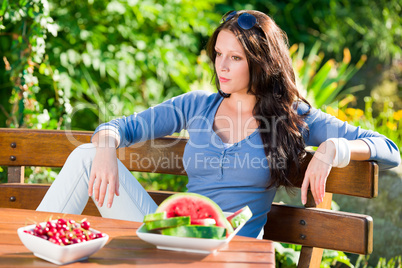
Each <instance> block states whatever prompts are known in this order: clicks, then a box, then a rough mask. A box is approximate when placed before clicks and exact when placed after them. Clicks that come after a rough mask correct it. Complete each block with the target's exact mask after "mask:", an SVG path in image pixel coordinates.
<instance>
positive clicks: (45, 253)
mask: <svg viewBox="0 0 402 268" xmlns="http://www.w3.org/2000/svg"><path fill="white" fill-rule="evenodd" d="M40 224H41V225H42V226H44V225H45V224H46V223H45V222H42V223H40ZM35 226H36V225H35V224H33V225H28V226H25V227H21V228H18V236H19V237H20V239H21V242H22V243H23V244H24V246H25V247H27V248H28V249H29V250H30V251H32V252H33V253H34V255H35V256H37V257H39V258H41V259H44V260H46V261H49V262H52V263H54V264H58V265H64V264H68V263H72V262H76V261H81V260H85V259H87V258H88V257H89V256H90V255H92V254H94V253H95V252H97V251H98V250H99V249H101V248H102V247H103V246H104V245H105V244H106V242H107V241H108V239H109V236H108V235H107V234H105V237H101V238H97V239H93V240H90V241H85V242H82V243H78V244H73V245H67V246H60V245H56V244H54V243H52V242H49V241H47V240H45V239H43V238H40V237H37V236H34V235H32V234H28V233H25V232H24V231H25V230H27V231H33V230H34V228H35ZM90 230H91V231H92V232H94V233H99V231H97V230H94V229H92V228H90Z"/></svg>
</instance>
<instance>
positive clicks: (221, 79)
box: [219, 77, 230, 83]
mask: <svg viewBox="0 0 402 268" xmlns="http://www.w3.org/2000/svg"><path fill="white" fill-rule="evenodd" d="M229 80H230V79H227V78H225V77H219V82H221V83H225V82H228V81H229Z"/></svg>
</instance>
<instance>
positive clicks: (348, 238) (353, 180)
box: [0, 129, 378, 267]
mask: <svg viewBox="0 0 402 268" xmlns="http://www.w3.org/2000/svg"><path fill="white" fill-rule="evenodd" d="M92 134H93V132H86V131H73V132H66V131H51V130H27V129H25V130H24V129H0V145H1V150H0V166H8V167H9V172H8V182H10V183H13V182H14V183H17V184H7V185H0V189H1V190H0V191H1V194H0V206H2V207H17V208H28V209H35V208H36V207H37V205H38V204H39V202H40V200H41V199H42V197H43V195H44V194H45V193H46V191H47V188H48V185H23V187H21V186H22V185H21V183H23V179H22V178H23V176H22V175H21V173H22V172H23V168H22V167H24V166H45V167H62V166H63V164H64V162H65V161H66V159H67V157H68V155H69V154H70V153H71V151H72V150H74V148H76V147H77V146H78V145H80V144H82V143H89V142H90V138H91V136H92ZM186 142H187V139H185V138H177V137H165V138H160V139H156V140H151V141H147V142H144V143H141V144H136V145H135V146H132V147H130V148H122V149H119V150H118V152H117V155H118V157H119V159H120V160H121V161H122V162H123V163H124V164H125V166H126V167H127V168H128V169H129V170H131V171H140V172H156V173H166V174H178V175H185V170H184V168H183V164H182V161H181V158H182V155H183V151H184V147H185V145H186ZM312 154H313V153H312V152H310V153H309V154H308V155H307V157H306V159H305V161H304V162H303V163H302V170H303V172H302V173H301V174H304V171H305V169H306V167H307V164H308V162H309V161H310V159H311V157H312ZM166 161H167V162H168V163H169V165H167V164H166ZM160 163H165V164H163V165H161V164H160ZM302 179H303V175H300V176H299V178H298V181H299V183H298V186H299V187H300V185H301V182H302ZM377 189H378V166H377V164H376V163H375V162H370V161H361V162H358V161H351V163H350V165H349V166H347V167H345V168H343V169H338V168H333V169H332V170H331V173H330V175H329V177H328V180H327V186H326V192H327V193H326V198H325V200H324V202H323V204H321V205H320V206H319V207H318V208H314V206H315V205H314V204H313V202H312V197H311V195H309V200H308V204H307V207H309V208H303V207H291V206H286V205H283V204H273V206H272V209H271V212H270V213H269V214H268V223H267V224H266V226H265V234H264V238H266V239H271V240H275V241H280V242H285V243H293V244H301V245H303V249H302V254H301V257H300V260H299V267H309V266H310V267H314V266H316V267H319V261H320V259H321V254H322V250H320V249H318V248H326V249H334V250H341V251H346V252H352V253H357V254H370V253H371V252H372V250H373V248H372V244H373V243H372V236H373V234H372V232H373V223H372V218H371V217H370V216H367V215H359V214H352V213H346V212H335V211H331V210H328V209H329V208H330V204H331V200H332V193H334V194H343V195H350V196H357V197H364V198H373V197H375V196H377ZM150 194H151V196H152V197H153V198H154V200H155V201H156V202H157V203H158V204H159V203H160V202H161V201H162V200H163V199H164V198H166V197H167V196H169V195H170V194H171V193H166V192H150ZM11 199H13V200H11ZM17 199H18V200H17ZM16 200H17V202H16ZM90 203H91V202H89V203H88V206H87V208H86V210H85V211H84V214H85V213H87V214H90V215H99V214H98V212H97V210H96V207H95V206H94V205H93V204H92V205H91V204H90ZM314 260H315V262H318V264H317V263H316V264H315V265H314V264H312V263H313V262H314ZM317 265H318V266H317Z"/></svg>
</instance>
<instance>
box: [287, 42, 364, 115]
mask: <svg viewBox="0 0 402 268" xmlns="http://www.w3.org/2000/svg"><path fill="white" fill-rule="evenodd" d="M320 47H321V44H320V42H316V43H315V45H314V46H313V48H312V49H311V50H310V52H309V54H308V55H307V56H305V55H304V54H305V47H304V44H299V45H293V46H292V47H291V48H290V55H291V57H292V60H293V65H294V69H295V72H296V73H297V75H298V78H299V86H298V87H299V88H301V89H300V90H301V91H303V90H305V91H307V99H308V100H309V101H311V102H312V105H313V106H316V107H318V108H320V107H322V106H323V105H328V104H330V103H332V102H333V101H334V100H335V99H336V98H340V97H342V96H345V94H347V93H351V92H354V91H356V90H359V89H362V87H359V86H357V87H353V88H346V89H345V88H344V87H345V85H346V83H347V82H348V81H349V80H350V79H351V78H352V77H353V75H355V73H356V72H357V71H358V70H359V69H360V68H361V66H362V65H363V64H364V62H365V61H366V57H365V56H362V58H361V59H360V60H359V62H358V63H356V64H351V62H350V60H351V55H350V51H349V49H346V48H345V49H344V52H343V53H344V57H343V60H342V62H336V61H335V60H334V59H329V60H327V61H326V62H325V63H323V60H324V53H322V52H319V50H320Z"/></svg>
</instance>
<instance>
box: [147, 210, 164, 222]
mask: <svg viewBox="0 0 402 268" xmlns="http://www.w3.org/2000/svg"><path fill="white" fill-rule="evenodd" d="M166 218H167V216H166V211H163V212H158V213H152V214H148V215H145V216H144V222H148V221H158V220H164V219H166Z"/></svg>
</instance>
